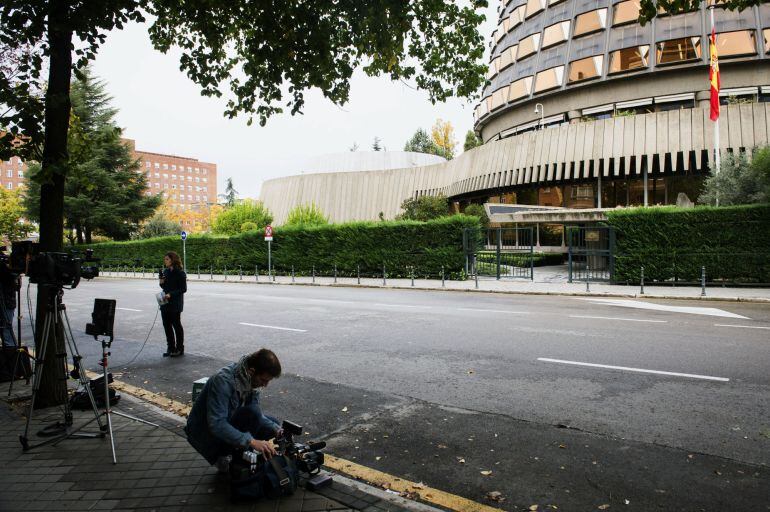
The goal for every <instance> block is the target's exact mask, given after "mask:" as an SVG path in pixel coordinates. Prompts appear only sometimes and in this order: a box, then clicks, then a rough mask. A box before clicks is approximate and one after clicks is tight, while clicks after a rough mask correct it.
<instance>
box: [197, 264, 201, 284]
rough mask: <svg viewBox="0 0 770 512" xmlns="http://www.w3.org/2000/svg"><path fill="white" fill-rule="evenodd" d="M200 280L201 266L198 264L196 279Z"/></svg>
mask: <svg viewBox="0 0 770 512" xmlns="http://www.w3.org/2000/svg"><path fill="white" fill-rule="evenodd" d="M200 280H201V266H200V265H198V281H200Z"/></svg>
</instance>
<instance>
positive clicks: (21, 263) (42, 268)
mask: <svg viewBox="0 0 770 512" xmlns="http://www.w3.org/2000/svg"><path fill="white" fill-rule="evenodd" d="M93 255H94V251H93V249H86V251H85V259H81V258H78V257H76V256H74V255H73V254H70V253H66V252H41V251H40V244H38V243H34V242H30V241H22V242H13V245H12V246H11V256H10V258H9V267H10V268H11V271H12V272H17V273H19V274H26V275H27V276H28V277H29V281H30V282H31V283H35V284H43V285H50V286H57V287H63V286H68V287H70V288H76V287H77V285H78V284H79V283H80V279H81V278H82V279H87V280H88V279H93V278H95V277H98V276H99V261H100V259H99V258H94V256H93Z"/></svg>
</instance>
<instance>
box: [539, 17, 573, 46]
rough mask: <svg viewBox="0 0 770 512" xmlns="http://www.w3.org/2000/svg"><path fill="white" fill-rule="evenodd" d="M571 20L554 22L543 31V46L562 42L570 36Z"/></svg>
mask: <svg viewBox="0 0 770 512" xmlns="http://www.w3.org/2000/svg"><path fill="white" fill-rule="evenodd" d="M569 26H570V22H569V21H562V22H561V23H554V24H553V25H551V26H549V27H545V30H544V31H543V48H548V47H549V46H553V45H555V44H559V43H562V42H564V41H566V40H567V38H568V37H569Z"/></svg>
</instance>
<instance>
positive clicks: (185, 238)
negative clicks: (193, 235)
mask: <svg viewBox="0 0 770 512" xmlns="http://www.w3.org/2000/svg"><path fill="white" fill-rule="evenodd" d="M182 240H187V231H182Z"/></svg>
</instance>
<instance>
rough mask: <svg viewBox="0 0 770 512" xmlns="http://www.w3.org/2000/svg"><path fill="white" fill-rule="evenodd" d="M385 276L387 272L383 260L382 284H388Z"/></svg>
mask: <svg viewBox="0 0 770 512" xmlns="http://www.w3.org/2000/svg"><path fill="white" fill-rule="evenodd" d="M385 276H386V274H385V262H383V263H382V286H386V285H387V280H386V277H385Z"/></svg>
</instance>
